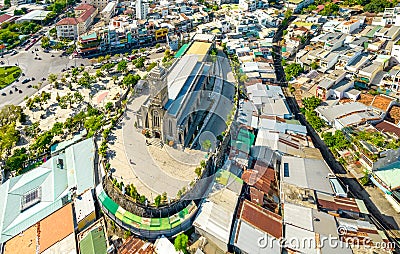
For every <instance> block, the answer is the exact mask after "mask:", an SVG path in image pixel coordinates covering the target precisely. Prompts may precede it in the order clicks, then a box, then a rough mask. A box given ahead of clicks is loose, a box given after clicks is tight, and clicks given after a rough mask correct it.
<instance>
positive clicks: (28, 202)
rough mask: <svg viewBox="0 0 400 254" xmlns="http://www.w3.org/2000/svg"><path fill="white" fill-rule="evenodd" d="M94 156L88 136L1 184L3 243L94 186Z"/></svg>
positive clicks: (0, 218)
mask: <svg viewBox="0 0 400 254" xmlns="http://www.w3.org/2000/svg"><path fill="white" fill-rule="evenodd" d="M94 156H95V147H94V143H93V140H92V139H86V140H84V141H81V142H79V143H77V144H75V145H72V146H69V147H67V148H66V149H65V150H64V152H62V153H59V154H58V155H57V156H53V157H51V158H50V159H49V160H48V161H46V162H45V163H43V164H42V165H41V166H39V167H38V168H36V169H35V170H31V171H29V172H27V173H25V174H23V175H19V176H17V177H13V178H10V179H9V180H7V181H6V182H5V183H3V184H2V185H0V232H1V235H0V243H3V242H5V241H7V240H9V239H10V238H12V237H14V236H16V235H18V234H19V233H21V232H22V231H24V230H26V229H27V228H29V227H30V226H32V225H34V224H35V223H37V222H38V221H40V220H42V219H43V218H45V217H47V216H48V215H50V214H52V213H53V212H55V211H57V210H58V209H60V208H61V207H63V206H64V205H66V204H68V203H69V202H71V199H72V194H74V193H75V194H77V195H80V194H82V193H83V192H85V191H86V190H89V189H90V188H93V187H94V174H95V173H94V164H93V163H94ZM74 189H75V190H74Z"/></svg>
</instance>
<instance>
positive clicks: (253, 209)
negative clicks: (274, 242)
mask: <svg viewBox="0 0 400 254" xmlns="http://www.w3.org/2000/svg"><path fill="white" fill-rule="evenodd" d="M240 218H241V219H242V220H243V221H245V222H247V223H249V224H250V225H252V226H253V227H256V228H258V229H260V230H261V231H264V232H266V233H268V234H270V235H272V236H273V237H276V238H278V239H279V238H281V237H282V217H281V216H279V215H278V214H275V213H273V212H270V211H268V210H266V209H264V208H262V207H260V206H257V205H255V204H252V203H250V202H249V201H247V200H245V201H244V203H243V206H242V209H241V212H240Z"/></svg>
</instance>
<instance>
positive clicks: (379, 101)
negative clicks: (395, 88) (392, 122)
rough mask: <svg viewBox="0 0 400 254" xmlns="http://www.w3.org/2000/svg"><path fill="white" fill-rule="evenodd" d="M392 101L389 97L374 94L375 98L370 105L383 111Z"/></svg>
mask: <svg viewBox="0 0 400 254" xmlns="http://www.w3.org/2000/svg"><path fill="white" fill-rule="evenodd" d="M392 101H393V100H392V99H391V98H388V97H386V96H382V95H377V96H375V99H374V101H373V102H372V106H374V107H377V108H379V109H382V110H383V111H387V110H388V108H389V105H390V103H391V102H392Z"/></svg>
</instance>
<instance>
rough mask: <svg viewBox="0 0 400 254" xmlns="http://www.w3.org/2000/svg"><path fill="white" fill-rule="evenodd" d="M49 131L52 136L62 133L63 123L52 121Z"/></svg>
mask: <svg viewBox="0 0 400 254" xmlns="http://www.w3.org/2000/svg"><path fill="white" fill-rule="evenodd" d="M51 133H53V135H54V136H57V135H62V134H64V124H63V123H60V122H56V123H54V125H53V128H51Z"/></svg>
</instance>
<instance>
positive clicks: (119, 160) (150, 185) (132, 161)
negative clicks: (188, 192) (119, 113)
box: [110, 93, 205, 199]
mask: <svg viewBox="0 0 400 254" xmlns="http://www.w3.org/2000/svg"><path fill="white" fill-rule="evenodd" d="M146 98H147V95H146V93H145V94H144V95H140V96H138V97H136V98H135V99H134V100H132V101H131V102H129V103H128V110H127V113H126V115H125V117H124V119H123V121H122V122H121V125H120V127H119V128H118V129H117V130H116V131H115V132H113V135H114V136H115V137H114V139H115V140H114V141H113V144H111V145H110V149H111V150H112V151H114V153H115V154H113V156H112V158H111V160H110V164H111V168H113V169H114V173H113V176H114V177H116V178H117V179H122V180H123V182H124V183H125V184H127V183H133V184H134V185H135V186H136V188H137V190H138V192H139V193H141V194H143V195H145V196H146V197H148V198H149V199H154V197H155V196H157V195H158V194H162V193H163V192H166V193H167V196H168V197H170V198H175V197H176V195H177V193H178V191H179V190H181V189H182V188H183V187H186V188H188V187H189V184H190V182H191V181H193V180H194V179H195V178H196V174H195V172H194V169H195V168H196V166H198V165H199V164H200V161H201V160H203V159H204V156H205V154H204V153H203V152H200V151H190V150H188V151H178V150H175V149H173V148H170V147H167V146H164V147H163V148H161V147H159V146H154V145H150V146H147V145H146V138H145V136H144V135H143V134H142V133H141V130H140V129H136V128H135V127H134V122H135V119H134V112H135V111H136V110H137V109H138V108H139V107H140V106H141V105H142V104H143V103H144V101H145V100H146Z"/></svg>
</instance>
